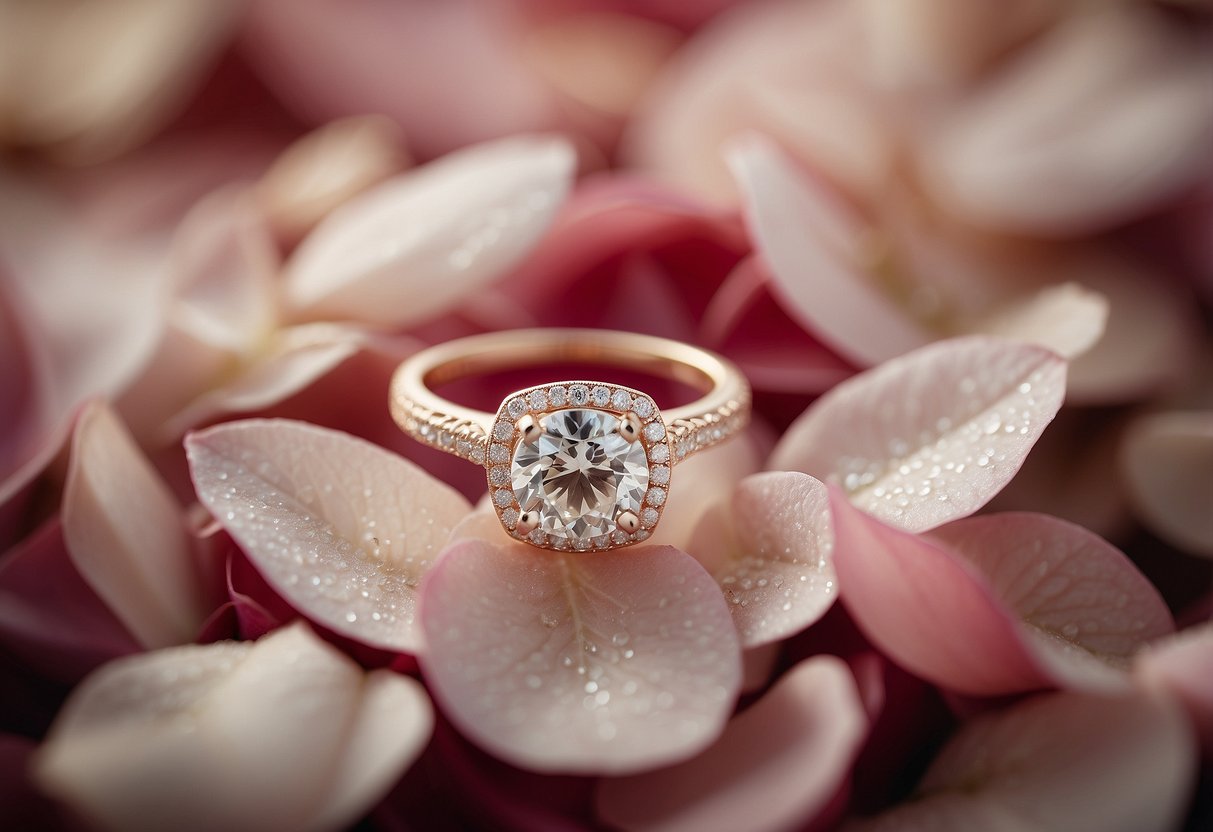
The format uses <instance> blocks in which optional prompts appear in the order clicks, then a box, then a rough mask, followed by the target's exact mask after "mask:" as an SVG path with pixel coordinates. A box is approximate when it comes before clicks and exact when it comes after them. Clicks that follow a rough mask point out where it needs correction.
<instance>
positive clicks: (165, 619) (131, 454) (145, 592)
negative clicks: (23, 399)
mask: <svg viewBox="0 0 1213 832" xmlns="http://www.w3.org/2000/svg"><path fill="white" fill-rule="evenodd" d="M63 535H64V538H65V540H66V541H67V549H68V552H69V553H70V554H71V557H72V562H73V563H74V564H75V565H76V568H77V569H78V570H80V574H81V575H83V576H84V579H85V580H86V581H87V582H88V584H89V586H91V587H93V589H94V590H96V592H97V594H98V595H100V596H101V597H102V598H103V599H104V600H105V602H106V604H108V605H109V607H110V609H111V610H113V611H114V614H115V615H117V616H118V618H119V619H121V621H122V622H123V624H125V625H126V626H127V628H128V629H129V630H130V631H131V633H132V634H133V635H134V636H135V637H136V638H138V639H139V641H140V642H141V643H142V644H143V645H144V646H146V647H164V646H166V645H170V644H183V643H188V642H191V641H193V640H194V637H195V636H196V635H197V634H198V632H199V630H200V628H201V626H202V622H203V621H205V620H206V617H207V614H208V613H209V612H210V611H211V609H212V607H213V605H212V604H211V603H210V597H209V596H210V595H211V594H212V593H211V592H210V589H209V587H208V586H207V583H206V580H205V575H204V571H203V567H202V564H201V563H200V562H199V560H198V558H197V557H196V555H195V553H194V551H193V549H192V547H191V544H190V538H189V536H188V535H187V534H186V530H185V524H184V520H183V517H182V511H181V506H180V505H179V504H178V503H177V500H176V498H175V497H174V496H173V494H172V492H171V491H170V490H169V487H168V485H167V484H166V483H165V482H164V480H163V479H161V477H160V475H159V474H158V473H157V472H156V470H155V469H154V468H153V467H152V465H151V463H150V462H149V461H148V460H147V458H146V457H145V456H143V454H142V452H141V451H140V450H139V448H138V446H137V445H136V444H135V441H134V439H133V438H132V437H131V435H130V434H129V433H128V432H127V430H126V428H125V427H124V426H123V425H122V422H121V421H120V420H119V419H118V417H117V416H116V415H115V414H114V412H113V411H112V410H110V409H109V408H108V407H106V406H105V405H101V404H93V405H90V406H89V407H87V408H85V410H84V412H83V413H82V414H81V415H80V419H79V421H78V422H77V423H76V432H75V435H74V436H73V438H72V456H71V463H70V467H69V469H68V474H67V484H66V485H65V486H64V493H63Z"/></svg>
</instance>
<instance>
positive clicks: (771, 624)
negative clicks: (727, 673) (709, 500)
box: [688, 471, 837, 648]
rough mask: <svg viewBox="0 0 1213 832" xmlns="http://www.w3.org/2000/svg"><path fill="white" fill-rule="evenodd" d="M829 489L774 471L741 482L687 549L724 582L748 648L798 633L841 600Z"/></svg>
mask: <svg viewBox="0 0 1213 832" xmlns="http://www.w3.org/2000/svg"><path fill="white" fill-rule="evenodd" d="M833 548H834V534H833V531H832V530H831V528H830V507H829V498H828V495H827V492H826V487H825V486H824V485H822V484H821V482H819V481H818V480H815V479H813V478H812V477H810V476H808V475H806V474H800V473H795V472H782V471H780V472H768V473H764V474H755V475H753V476H751V477H747V478H745V479H744V480H742V481H741V482H740V483H738V485H737V487H736V488H735V489H733V493H732V495H731V496H730V497H729V498H728V499H727V500H726V501H724V502H722V503H718V504H717V505H716V506H715V507H714V508H713V509H711V510H709V511H708V512H707V513H706V514H705V515H704V517H703V519H702V520H700V522H699V526H698V527H697V528H696V530H695V534H694V536H693V537H692V539H691V545H690V547H689V549H688V550H689V551H690V552H692V553H693V554H694V556H695V559H696V560H698V561H699V562H700V563H702V564H703V565H704V567H705V568H706V569H707V570H708V571H709V572H711V573H712V577H714V578H715V579H716V581H717V582H718V583H719V584H720V589H721V591H722V592H724V597H725V600H726V601H728V602H729V610H730V612H732V614H733V623H734V624H736V625H737V631H738V633H740V635H741V644H742V646H743V647H747V648H749V647H757V646H759V645H762V644H768V643H771V642H774V641H779V640H780V639H784V638H787V637H788V636H791V635H795V634H796V633H798V632H800V631H801V630H803V629H805V628H806V627H808V626H809V625H810V624H812V623H813V622H815V621H817V619H819V618H821V616H823V615H824V614H825V612H826V610H828V609H829V608H830V606H831V605H832V604H833V603H834V598H835V597H836V595H837V589H836V582H835V578H834V566H833V563H832V562H831V560H830V554H831V552H832V550H833Z"/></svg>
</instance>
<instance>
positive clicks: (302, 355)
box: [158, 323, 412, 442]
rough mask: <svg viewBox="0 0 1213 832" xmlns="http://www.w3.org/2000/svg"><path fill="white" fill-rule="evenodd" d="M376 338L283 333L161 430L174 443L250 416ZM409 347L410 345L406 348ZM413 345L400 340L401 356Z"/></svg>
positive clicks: (342, 331)
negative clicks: (214, 423) (211, 424)
mask: <svg viewBox="0 0 1213 832" xmlns="http://www.w3.org/2000/svg"><path fill="white" fill-rule="evenodd" d="M372 340H373V336H372V335H371V334H370V333H368V332H367V331H366V330H364V329H361V328H359V327H356V326H350V325H346V324H324V323H316V324H300V325H299V326H292V327H285V328H283V329H280V330H278V331H277V332H275V333H274V334H273V336H272V337H270V338H269V339H268V340H267V343H265V344H263V345H262V346H261V348H260V350H259V351H258V352H256V353H254V354H252V355H249V356H245V358H244V363H243V366H241V367H240V368H239V370H238V371H237V372H236V373H235V374H234V375H233V376H232V377H231V378H229V379H228V380H227V381H226V382H224V383H222V384H220V385H219V386H217V387H213V388H212V389H210V390H206V391H205V392H204V393H202V395H200V396H198V397H197V398H195V399H193V400H192V401H190V402H189V403H188V404H186V405H185V406H184V407H182V408H181V409H180V410H179V411H177V412H176V413H174V414H173V415H172V416H170V417H169V418H168V419H166V420H165V422H164V424H163V425H161V426H160V428H159V430H158V435H159V438H160V439H162V440H163V441H166V442H167V441H171V440H173V439H176V438H177V437H179V436H181V435H182V434H183V433H185V431H187V430H189V429H190V428H191V427H193V426H195V425H199V424H202V423H205V422H207V421H210V420H214V419H215V418H216V417H218V416H222V415H227V414H232V413H249V412H252V411H256V410H261V409H263V408H267V407H270V406H272V405H275V404H277V403H278V402H280V401H283V400H284V399H287V398H289V397H290V396H293V395H294V394H295V393H298V392H299V391H300V390H303V389H304V388H305V387H307V386H309V385H310V384H312V382H314V381H316V380H317V379H319V378H321V377H322V376H324V375H326V374H328V373H329V372H331V371H332V370H333V369H335V368H336V367H337V366H339V365H340V364H342V363H343V362H345V361H346V360H347V359H349V358H350V357H351V356H353V355H354V354H355V353H357V352H358V351H359V350H361V349H363V348H364V347H365V346H367V345H368V343H369V342H371V341H372ZM405 345H407V347H406V346H405ZM411 346H412V342H411V341H409V340H407V339H402V340H401V341H400V346H399V349H400V350H401V352H402V353H404V352H407V351H410V350H409V349H408V347H411Z"/></svg>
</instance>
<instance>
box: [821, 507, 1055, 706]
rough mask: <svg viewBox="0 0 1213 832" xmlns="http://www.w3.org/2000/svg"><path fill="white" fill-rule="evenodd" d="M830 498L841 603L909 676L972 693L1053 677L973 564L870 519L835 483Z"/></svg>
mask: <svg viewBox="0 0 1213 832" xmlns="http://www.w3.org/2000/svg"><path fill="white" fill-rule="evenodd" d="M831 497H832V499H831V503H830V505H831V508H832V510H833V519H834V536H835V537H834V568H835V569H836V570H837V572H838V583H839V586H840V587H841V593H842V600H843V603H844V604H845V605H846V608H847V610H848V611H849V612H850V613H851V616H852V617H853V618H854V619H855V621H856V623H857V624H858V625H859V626H860V628H861V629H862V630H863V631H864V634H865V635H867V637H868V638H869V639H870V640H871V641H872V643H873V644H875V645H876V646H878V647H879V648H880V649H881V650H882V651H883V652H884V653H886V654H887V655H888V656H890V657H891V658H892V659H893V660H894V661H896V662H897V663H898V664H900V665H901V666H903V667H905V668H907V669H908V670H910V671H911V672H913V673H915V674H917V675H919V676H922V677H923V678H924V679H927V680H929V681H932V682H935V683H937V684H940V685H943V686H944V687H947V688H950V689H953V690H956V691H960V692H964V693H972V694H977V695H989V694H999V693H1008V692H1013V691H1021V690H1033V689H1035V688H1039V687H1042V686H1045V685H1047V684H1048V683H1049V680H1048V678H1047V676H1046V675H1045V673H1044V672H1043V671H1042V670H1041V668H1040V667H1039V665H1038V663H1037V661H1036V659H1035V657H1034V655H1033V654H1032V653H1031V651H1030V650H1029V648H1028V647H1027V646H1026V645H1025V644H1024V639H1023V637H1022V635H1021V633H1020V631H1019V628H1018V626H1017V624H1016V622H1015V619H1014V617H1013V616H1012V614H1011V612H1010V610H1008V609H1007V608H1006V607H1004V606H1003V605H1002V604H1001V603H999V602H998V600H997V598H995V596H994V593H993V592H992V591H991V590H990V588H989V587H988V586H986V584H985V583H984V582H983V581H982V580H980V579H979V578H978V577H977V575H976V574H975V570H974V569H973V568H972V567H970V566H968V565H966V564H965V563H964V562H963V561H961V560H960V559H959V558H958V557H956V556H953V555H950V554H949V553H948V552H946V551H945V550H943V549H942V548H940V547H938V546H935V545H933V544H932V543H930V542H929V541H927V540H926V539H924V538H921V537H918V536H917V535H913V534H909V533H907V532H903V531H900V530H897V529H893V528H890V527H889V526H886V525H884V524H882V523H880V522H879V521H877V520H875V519H873V518H871V517H869V516H867V515H866V514H864V513H863V512H861V511H859V510H858V509H856V508H855V507H854V506H852V505H851V504H850V503H849V502H848V501H847V500H846V498H845V497H844V496H842V495H841V494H840V493H839V491H838V489H837V488H836V487H835V488H832V489H831Z"/></svg>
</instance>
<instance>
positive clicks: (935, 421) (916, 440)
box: [767, 336, 1066, 531]
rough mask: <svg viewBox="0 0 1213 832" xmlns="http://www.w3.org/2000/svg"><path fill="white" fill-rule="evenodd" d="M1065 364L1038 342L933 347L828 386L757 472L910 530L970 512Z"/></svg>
mask: <svg viewBox="0 0 1213 832" xmlns="http://www.w3.org/2000/svg"><path fill="white" fill-rule="evenodd" d="M1065 377H1066V363H1065V361H1063V360H1062V359H1061V358H1059V357H1058V356H1057V355H1055V354H1054V353H1051V352H1049V351H1048V350H1045V349H1043V348H1041V347H1037V346H1032V345H1028V344H1019V343H1015V342H1009V341H1001V340H998V339H994V338H987V337H979V336H973V337H968V338H957V339H954V340H949V341H940V342H938V343H935V344H932V345H930V346H928V347H924V348H922V349H920V350H917V351H916V352H913V353H910V354H908V355H905V356H902V357H900V358H897V359H894V360H892V361H889V362H887V363H885V364H882V365H881V366H879V367H876V368H874V369H872V370H869V371H867V372H865V373H863V374H861V375H858V376H856V377H854V378H852V379H849V380H848V381H845V382H843V383H842V384H839V385H838V386H837V387H835V388H834V389H833V390H831V391H830V392H829V393H827V394H826V395H824V396H822V397H821V398H820V399H818V400H817V401H816V402H815V403H814V404H813V405H812V406H811V407H810V408H809V409H808V410H807V411H805V413H804V415H803V416H801V417H800V418H799V419H798V420H797V421H796V422H795V423H794V424H793V425H792V427H791V428H789V430H788V432H787V433H786V434H784V437H783V439H782V440H781V441H780V443H779V445H778V446H776V448H775V452H774V453H773V454H772V456H771V459H770V461H769V462H768V465H767V467H769V468H775V469H786V470H795V471H804V472H805V473H808V474H812V475H813V476H815V477H818V478H820V479H822V480H825V481H827V482H836V483H838V484H840V485H841V486H842V487H843V488H844V489H845V490H846V494H847V496H848V497H849V499H850V500H851V501H852V502H854V503H855V504H856V505H857V506H859V507H860V508H862V509H863V510H864V511H867V512H870V513H871V514H873V515H875V516H876V517H879V518H881V519H882V520H884V521H885V522H888V523H892V524H894V525H896V526H898V527H900V528H904V529H907V530H910V531H924V530H926V529H929V528H932V527H934V526H938V525H940V524H942V523H946V522H948V521H949V520H955V519H957V518H959V517H964V516H966V515H968V514H972V513H973V512H974V511H976V510H977V509H979V508H981V507H982V506H983V505H985V503H987V502H988V501H989V500H990V498H992V497H993V496H994V495H995V494H997V493H998V491H999V490H1000V489H1001V488H1002V487H1003V486H1004V485H1006V484H1007V482H1008V481H1009V480H1010V479H1011V477H1013V476H1014V475H1015V472H1016V471H1018V470H1019V467H1020V465H1022V464H1023V460H1024V458H1025V457H1026V456H1027V454H1028V451H1030V450H1031V448H1032V445H1033V444H1034V443H1035V442H1036V439H1037V438H1038V437H1039V436H1040V434H1041V431H1043V430H1044V429H1045V427H1046V426H1047V425H1048V424H1049V422H1050V421H1051V420H1052V419H1053V417H1054V415H1056V413H1057V410H1058V408H1060V407H1061V402H1062V399H1063V397H1064V395H1065Z"/></svg>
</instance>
